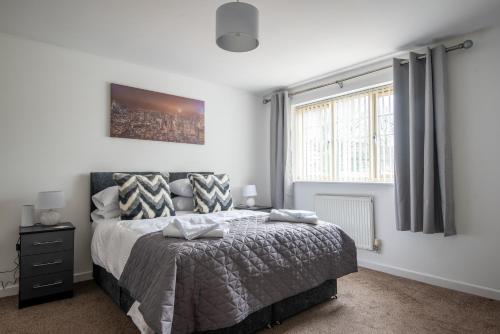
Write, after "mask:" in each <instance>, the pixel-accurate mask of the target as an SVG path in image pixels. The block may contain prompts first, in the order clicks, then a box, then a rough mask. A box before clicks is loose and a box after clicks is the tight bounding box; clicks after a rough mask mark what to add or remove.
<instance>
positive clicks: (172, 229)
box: [163, 215, 229, 240]
mask: <svg viewBox="0 0 500 334" xmlns="http://www.w3.org/2000/svg"><path fill="white" fill-rule="evenodd" d="M228 232H229V223H227V222H224V221H223V220H217V219H213V218H208V217H204V216H203V215H199V216H194V217H193V216H180V217H175V218H174V219H173V220H172V221H171V222H170V223H169V224H168V225H167V226H166V227H165V228H164V229H163V235H164V236H166V237H172V238H184V239H187V240H193V239H196V238H200V237H204V238H223V237H224V236H225V235H226V234H227V233H228Z"/></svg>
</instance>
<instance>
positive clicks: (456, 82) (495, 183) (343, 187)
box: [295, 27, 500, 299]
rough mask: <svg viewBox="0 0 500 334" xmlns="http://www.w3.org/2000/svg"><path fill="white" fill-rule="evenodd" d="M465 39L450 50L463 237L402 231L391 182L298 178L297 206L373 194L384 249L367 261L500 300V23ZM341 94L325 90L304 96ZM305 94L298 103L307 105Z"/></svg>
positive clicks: (367, 255) (364, 255) (365, 256)
mask: <svg viewBox="0 0 500 334" xmlns="http://www.w3.org/2000/svg"><path fill="white" fill-rule="evenodd" d="M465 38H470V39H472V40H473V41H474V43H475V44H474V47H473V48H472V49H470V50H468V51H456V52H453V53H451V54H450V55H449V80H450V111H451V128H452V144H453V156H454V164H453V165H454V169H455V173H454V185H455V202H456V224H457V231H458V235H457V236H453V237H446V238H444V237H443V236H442V235H439V234H435V235H425V234H422V233H411V232H398V231H396V223H395V213H394V187H393V186H391V185H374V184H346V183H296V184H295V194H296V197H295V204H296V206H297V207H300V208H304V209H312V208H313V207H314V205H313V196H314V194H316V193H334V194H370V195H373V196H374V197H375V224H376V237H377V238H380V239H381V240H382V249H381V251H380V252H379V253H376V252H369V251H359V255H358V259H359V263H360V264H361V265H364V266H367V267H371V268H374V269H377V270H381V271H386V272H389V273H393V274H396V275H401V276H406V277H410V278H414V279H417V280H421V281H424V282H429V283H432V284H436V285H441V286H446V287H449V288H453V289H458V290H462V291H466V292H471V293H475V294H479V295H483V296H488V297H491V298H496V299H500V131H499V124H500V108H499V103H498V96H499V95H498V93H499V92H500V66H498V59H500V28H498V27H497V28H495V29H492V30H488V31H483V32H478V33H474V34H471V35H468V36H465ZM462 40H463V39H462V38H460V39H456V40H453V41H450V42H447V43H446V44H447V45H451V44H454V42H457V41H462ZM388 76H389V77H390V71H389V72H388V73H387V72H385V74H384V73H378V74H377V75H375V76H371V77H369V78H367V79H366V80H367V82H366V84H373V81H374V80H375V81H377V80H381V81H385V80H387V79H388ZM361 84H363V82H362V79H360V80H358V81H357V82H351V83H350V85H351V86H350V87H349V86H348V85H347V83H346V88H345V89H347V90H349V89H350V88H356V86H359V85H361ZM338 91H339V90H338V88H337V87H334V88H333V89H331V88H330V89H323V91H322V92H314V93H312V94H316V95H309V96H300V99H303V100H305V99H314V98H317V97H318V94H319V95H331V94H337V93H338ZM298 97H299V96H297V98H295V103H297V102H301V100H299V99H298Z"/></svg>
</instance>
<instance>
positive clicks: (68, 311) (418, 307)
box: [0, 269, 500, 334]
mask: <svg viewBox="0 0 500 334" xmlns="http://www.w3.org/2000/svg"><path fill="white" fill-rule="evenodd" d="M338 283H339V286H338V287H339V294H338V296H339V299H337V300H332V301H330V302H327V303H324V304H322V305H319V306H317V307H315V308H313V309H311V310H309V311H307V312H304V313H302V314H299V315H297V316H295V317H293V318H291V319H288V320H287V321H285V322H284V323H283V324H281V325H279V326H276V327H274V328H273V329H270V330H265V331H262V332H261V334H275V333H287V334H295V333H296V334H298V333H304V334H323V333H325V334H326V333H328V334H332V333H384V334H385V333H445V334H446V333H474V334H482V333H500V302H498V301H492V300H488V299H484V298H480V297H475V296H471V295H467V294H464V293H459V292H454V291H451V290H446V289H442V288H437V287H433V286H430V285H426V284H422V283H418V282H414V281H410V280H407V279H403V278H397V277H394V276H390V275H387V274H383V273H378V272H375V271H371V270H366V269H361V270H360V272H359V273H356V274H352V275H349V276H347V277H344V278H342V279H340V280H339V282H338ZM0 333H2V334H3V333H93V334H98V333H137V330H136V329H135V327H134V325H133V324H132V322H131V321H130V320H129V319H128V318H127V316H125V315H124V314H123V313H122V311H121V310H120V309H119V308H118V307H117V306H115V305H114V304H113V302H111V300H110V299H109V298H108V297H107V296H106V295H105V294H104V292H102V291H101V290H100V289H99V288H98V287H97V286H96V285H95V284H94V283H93V282H85V283H80V284H77V286H76V292H75V297H74V298H72V299H66V300H61V301H56V302H51V303H48V304H43V305H37V306H32V307H29V308H25V309H22V310H18V309H17V299H16V297H8V298H3V299H0Z"/></svg>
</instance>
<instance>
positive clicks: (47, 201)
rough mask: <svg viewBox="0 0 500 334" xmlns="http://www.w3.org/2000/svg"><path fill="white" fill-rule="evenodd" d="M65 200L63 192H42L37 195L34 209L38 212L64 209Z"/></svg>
mask: <svg viewBox="0 0 500 334" xmlns="http://www.w3.org/2000/svg"><path fill="white" fill-rule="evenodd" d="M65 205H66V200H65V198H64V192H63V191H42V192H39V193H38V197H37V201H36V208H37V209H40V210H50V209H60V208H64V206H65Z"/></svg>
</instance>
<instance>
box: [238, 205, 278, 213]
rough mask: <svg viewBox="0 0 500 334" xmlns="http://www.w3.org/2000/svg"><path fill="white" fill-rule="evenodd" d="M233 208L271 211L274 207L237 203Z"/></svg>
mask: <svg viewBox="0 0 500 334" xmlns="http://www.w3.org/2000/svg"><path fill="white" fill-rule="evenodd" d="M234 209H235V210H251V211H263V212H271V210H272V209H274V208H273V207H272V206H267V205H254V206H246V205H237V206H235V207H234Z"/></svg>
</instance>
